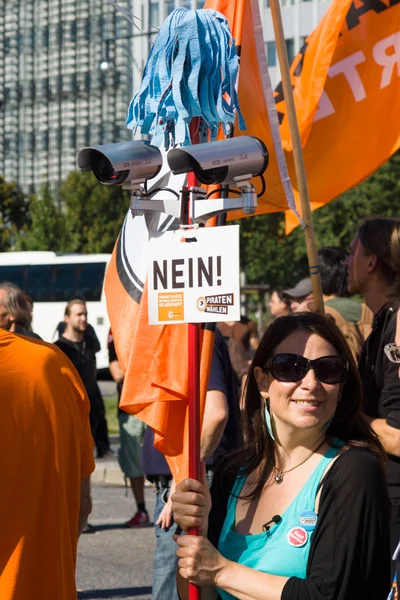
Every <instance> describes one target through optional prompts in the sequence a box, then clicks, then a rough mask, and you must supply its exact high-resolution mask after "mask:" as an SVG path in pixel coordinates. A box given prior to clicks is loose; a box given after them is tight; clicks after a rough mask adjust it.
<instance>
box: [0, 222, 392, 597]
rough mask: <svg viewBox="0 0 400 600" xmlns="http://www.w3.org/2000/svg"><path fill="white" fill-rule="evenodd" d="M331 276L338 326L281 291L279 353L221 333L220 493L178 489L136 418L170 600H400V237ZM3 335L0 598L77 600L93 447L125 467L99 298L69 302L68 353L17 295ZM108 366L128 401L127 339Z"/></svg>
mask: <svg viewBox="0 0 400 600" xmlns="http://www.w3.org/2000/svg"><path fill="white" fill-rule="evenodd" d="M318 261H319V265H320V275H321V282H322V292H323V300H324V307H325V314H320V312H319V310H318V309H317V305H316V302H315V298H314V296H313V290H312V281H311V278H310V277H304V278H302V279H301V280H300V281H299V282H297V283H295V282H293V283H292V287H288V288H276V289H274V290H273V291H272V293H271V295H270V302H269V309H270V314H271V322H270V324H269V325H268V327H267V328H266V331H265V333H264V334H263V335H259V334H258V332H257V330H256V327H255V325H254V323H252V321H250V320H249V319H247V318H245V317H243V318H242V320H241V322H238V323H220V324H218V326H217V328H216V332H215V341H214V349H213V355H212V363H211V372H210V378H209V384H208V391H207V396H206V404H205V412H204V419H203V427H202V432H201V441H200V446H201V448H200V451H201V459H202V461H203V464H204V469H203V475H202V481H200V482H199V481H195V480H192V479H185V480H183V481H180V482H175V481H174V480H173V478H172V475H171V472H170V470H169V468H168V465H167V462H166V460H165V458H164V456H163V455H162V454H160V453H159V452H158V451H157V450H156V449H155V448H154V444H153V441H154V434H153V431H152V430H151V429H150V428H147V429H145V427H144V425H143V424H142V423H141V421H139V420H138V419H137V418H135V417H133V416H131V415H129V414H128V413H126V412H124V411H123V410H121V409H120V408H118V421H119V428H120V449H119V453H118V460H119V464H120V467H121V469H122V471H123V473H124V475H125V477H126V478H127V479H128V480H129V482H130V485H131V488H132V493H133V497H134V500H135V502H136V512H135V513H134V515H133V516H132V518H130V519H129V520H128V521H127V522H126V523H125V525H126V526H127V527H132V528H136V527H142V526H145V525H149V524H150V523H151V521H152V520H153V521H154V526H155V530H156V551H155V556H154V576H153V591H152V600H161V599H162V600H178V598H180V599H181V600H184V599H186V598H188V597H189V595H188V582H191V583H194V584H197V585H199V586H201V588H202V599H203V600H205V599H206V600H214V599H217V598H219V599H220V600H231V599H232V600H233V599H237V600H246V599H249V598H251V599H252V600H264V599H265V598H268V599H269V600H293V599H297V600H320V599H321V600H322V599H324V600H354V599H358V598H359V599H360V600H361V598H362V599H363V600H384V599H386V598H387V597H388V595H389V593H391V594H392V597H393V599H394V598H397V596H395V594H397V591H396V590H397V588H396V585H397V584H396V576H395V571H396V562H395V561H394V560H392V557H393V556H395V555H396V549H397V548H398V545H399V541H400V416H399V415H400V372H399V364H398V362H397V363H396V361H398V360H399V359H398V357H399V356H400V348H397V344H399V343H400V326H399V327H397V329H396V326H397V323H398V322H399V325H400V318H399V319H397V315H398V305H399V302H398V301H399V298H400V219H394V218H393V219H390V218H368V219H366V220H365V221H364V222H363V223H362V224H361V225H360V227H359V229H358V231H357V232H356V234H355V237H354V240H353V242H352V244H351V246H350V249H349V252H347V251H346V250H345V249H342V248H338V247H333V246H331V247H325V248H321V249H320V250H319V252H318ZM293 284H294V285H293ZM361 300H362V301H361ZM0 328H1V329H0V344H1V347H2V355H3V369H2V374H1V377H0V387H1V391H2V398H3V400H2V402H3V406H4V411H3V419H2V432H1V433H2V434H1V436H0V439H1V444H4V446H2V447H1V449H2V451H3V452H2V456H7V462H6V461H4V472H5V479H6V480H5V488H4V491H3V493H2V496H1V499H0V507H1V513H2V515H3V516H4V521H5V520H6V521H7V524H6V526H5V534H4V536H3V541H2V543H1V544H0V561H1V569H0V571H1V575H0V597H1V598H4V599H5V600H8V599H10V600H11V599H13V600H28V599H29V600H30V599H31V598H32V597H35V598H36V597H37V598H41V599H43V600H46V599H47V598H49V599H50V598H52V599H53V598H60V599H61V600H64V599H65V600H70V599H72V598H76V590H75V578H74V570H75V563H76V549H77V542H78V536H79V534H80V533H82V532H85V531H87V532H90V531H91V527H90V525H89V524H88V517H89V515H90V512H91V499H90V474H91V472H92V471H93V469H94V451H93V444H94V443H95V445H96V452H97V456H98V457H102V456H106V455H107V454H108V453H110V452H111V449H110V445H109V440H108V436H107V424H106V420H105V412H104V402H103V399H102V397H101V393H100V390H99V387H98V384H97V380H96V352H97V351H98V350H99V348H100V346H99V342H98V340H97V338H96V335H95V332H94V330H93V329H92V328H90V326H89V325H88V314H87V307H86V304H85V302H84V300H83V299H82V298H73V299H71V301H70V302H68V304H67V306H66V309H65V315H64V321H63V322H62V323H60V324H59V326H58V333H59V338H58V339H57V340H56V341H55V343H54V344H48V343H46V342H43V341H41V340H40V339H33V332H32V302H30V301H29V299H28V298H27V297H26V296H25V295H24V294H23V292H22V291H21V290H19V289H18V288H17V287H16V286H13V285H12V284H9V283H3V284H0ZM15 333H17V334H19V335H15ZM26 336H29V337H30V338H31V339H28V338H27V337H26ZM35 337H36V338H37V337H38V336H35ZM390 344H391V346H390V350H388V348H389V345H390ZM108 351H109V362H110V373H111V376H112V378H113V379H114V381H115V382H116V385H117V389H118V396H120V395H121V390H122V386H123V382H124V373H123V370H122V369H121V366H120V363H119V361H118V356H117V353H116V351H115V346H114V340H113V336H112V332H110V336H109V340H108ZM21 358H22V360H21ZM93 440H94V442H93ZM145 479H147V480H148V481H150V482H151V483H152V484H153V485H154V488H155V493H156V508H155V514H154V518H153V516H152V515H149V514H148V511H147V507H146V503H145V494H144V484H145ZM6 515H7V518H6ZM55 524H56V526H55ZM191 527H198V528H199V532H200V535H199V536H192V535H186V533H185V532H186V531H187V530H188V528H191ZM39 547H40V549H41V551H40V552H38V548H39ZM52 565H53V567H54V568H51V566H52ZM49 571H51V573H50V574H49ZM393 578H394V579H393ZM391 582H393V587H392V588H391ZM32 590H34V594H33V595H32ZM391 590H392V591H391Z"/></svg>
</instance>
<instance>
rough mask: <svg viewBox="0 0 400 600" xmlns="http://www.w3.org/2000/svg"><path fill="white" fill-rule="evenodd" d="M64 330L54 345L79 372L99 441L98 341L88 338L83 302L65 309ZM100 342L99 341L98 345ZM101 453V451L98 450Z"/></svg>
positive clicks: (73, 302)
mask: <svg viewBox="0 0 400 600" xmlns="http://www.w3.org/2000/svg"><path fill="white" fill-rule="evenodd" d="M64 321H65V330H64V332H63V334H62V335H60V337H59V338H58V340H56V341H55V342H54V344H55V345H56V346H58V347H59V348H60V350H62V351H63V352H64V354H66V355H67V356H68V358H69V359H70V361H71V362H72V364H73V365H74V367H75V368H76V370H77V371H78V373H79V375H80V377H81V379H82V382H83V385H84V386H85V389H86V392H87V395H88V396H89V400H90V414H89V420H90V428H91V432H92V436H93V439H94V440H95V441H96V438H97V434H98V428H99V423H100V420H101V419H102V418H104V413H105V409H104V402H103V398H102V396H101V393H100V389H99V386H98V384H97V381H96V371H97V370H96V352H97V351H98V347H97V344H96V340H95V339H94V338H93V337H91V336H87V335H85V332H86V329H87V308H86V304H85V302H84V300H81V299H80V298H74V299H72V300H70V301H69V302H68V304H67V306H66V307H65V315H64ZM97 343H98V342H97ZM98 452H99V449H98Z"/></svg>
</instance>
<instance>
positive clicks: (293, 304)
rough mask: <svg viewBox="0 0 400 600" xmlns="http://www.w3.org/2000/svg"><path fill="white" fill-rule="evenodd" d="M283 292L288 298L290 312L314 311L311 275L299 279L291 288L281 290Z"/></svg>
mask: <svg viewBox="0 0 400 600" xmlns="http://www.w3.org/2000/svg"><path fill="white" fill-rule="evenodd" d="M283 293H284V294H285V295H286V296H289V298H290V308H291V310H292V312H294V313H298V312H309V311H313V312H314V311H315V303H314V296H313V292H312V284H311V277H305V278H304V279H300V281H299V282H298V283H297V284H296V285H295V286H294V287H293V288H289V289H287V290H283Z"/></svg>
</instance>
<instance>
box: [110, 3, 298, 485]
mask: <svg viewBox="0 0 400 600" xmlns="http://www.w3.org/2000/svg"><path fill="white" fill-rule="evenodd" d="M206 7H207V8H215V9H217V10H219V11H220V12H222V13H225V14H226V16H227V18H228V19H229V22H230V26H231V28H233V29H234V31H235V35H236V37H237V39H238V40H241V44H242V48H241V67H240V76H239V77H240V79H239V102H240V105H241V108H242V112H243V116H244V118H245V120H246V122H247V124H248V128H247V130H246V131H245V132H243V134H245V135H255V136H257V137H261V138H262V139H263V141H264V143H265V144H266V145H267V147H268V150H269V153H270V165H269V167H268V169H267V173H266V180H267V189H268V197H267V195H264V198H262V199H261V201H262V205H263V208H262V209H260V210H261V212H266V211H268V212H272V211H277V210H285V209H287V208H288V201H287V197H289V198H291V199H292V200H293V196H292V192H291V188H290V185H288V177H287V169H286V165H285V159H284V153H283V148H282V146H281V142H280V138H279V124H278V116H277V113H276V109H275V104H274V99H273V90H272V88H271V86H270V83H269V91H268V93H269V96H268V93H267V87H268V82H269V78H268V76H267V73H266V70H267V69H266V59H265V46H264V41H263V37H262V29H261V28H260V27H261V19H260V14H259V8H258V0H237V2H232V1H230V2H228V1H226V0H225V1H218V0H217V1H215V2H211V1H209V2H207V3H206ZM267 98H269V99H270V104H272V112H273V114H274V116H275V122H276V123H275V125H276V126H275V140H273V133H272V131H271V128H270V126H269V121H268V111H267V106H266V105H267ZM254 116H256V117H257V118H256V120H255V119H254ZM236 132H237V133H239V131H238V128H236ZM274 144H275V148H277V150H274ZM277 156H278V158H277ZM278 164H279V166H278ZM282 177H283V179H284V181H285V187H284V186H283V185H282V183H281V179H282ZM151 183H152V184H153V185H152V188H153V189H158V188H160V187H169V188H171V187H172V188H174V189H175V190H176V191H178V192H179V191H180V189H181V187H182V185H183V181H180V182H179V181H177V180H176V178H174V177H173V176H172V175H171V173H169V172H168V169H167V160H166V158H165V157H164V167H163V170H162V171H161V173H160V175H159V177H158V179H157V181H156V182H155V183H153V181H152V182H151ZM257 185H258V186H259V184H257ZM149 191H151V189H150V190H149ZM156 197H157V196H154V198H156ZM267 199H268V202H267ZM293 205H294V204H293ZM146 212H147V214H146V215H145V216H142V217H139V216H135V217H132V215H131V214H130V213H128V215H127V217H126V220H125V223H124V226H123V229H122V231H121V234H120V237H119V239H118V241H117V244H116V246H115V248H114V252H113V255H112V259H111V262H110V265H109V267H108V270H107V274H106V283H105V290H106V297H107V308H108V312H109V317H110V322H111V327H112V331H113V337H114V340H115V347H116V351H117V354H118V358H119V361H120V363H121V366H122V369H123V370H124V372H125V380H124V385H123V391H122V397H121V403H120V405H121V407H122V408H124V410H126V411H127V412H129V413H131V414H134V415H136V416H137V417H139V418H140V419H141V420H142V421H144V422H145V423H147V424H148V425H150V426H151V427H152V429H153V430H154V434H155V436H154V438H155V446H156V448H157V449H158V450H160V451H161V452H163V453H164V454H165V456H166V458H167V460H168V463H169V466H170V468H171V471H172V473H173V476H174V478H175V479H176V481H180V480H181V479H182V478H184V477H187V476H188V454H187V448H188V443H187V441H188V409H187V398H188V368H187V364H188V328H187V325H168V326H154V325H152V326H149V325H148V314H147V310H148V308H147V286H146V283H145V279H146V265H145V263H146V246H147V243H148V239H149V232H151V231H166V230H168V229H170V228H173V229H176V228H177V227H178V224H177V222H176V220H174V219H173V218H171V217H168V216H167V215H164V214H161V215H160V214H159V213H150V214H148V211H146ZM237 216H243V214H242V212H241V211H240V214H239V215H237ZM212 347H213V333H212V331H210V330H209V329H207V328H204V329H203V334H202V351H201V390H200V393H201V407H200V412H201V414H203V407H204V400H205V394H206V390H207V383H208V375H209V368H210V364H211V354H212Z"/></svg>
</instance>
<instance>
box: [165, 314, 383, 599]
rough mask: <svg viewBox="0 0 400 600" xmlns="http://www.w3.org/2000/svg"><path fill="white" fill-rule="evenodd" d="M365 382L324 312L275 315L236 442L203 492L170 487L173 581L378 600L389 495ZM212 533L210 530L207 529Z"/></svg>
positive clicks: (244, 593)
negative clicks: (193, 531) (366, 406)
mask: <svg viewBox="0 0 400 600" xmlns="http://www.w3.org/2000/svg"><path fill="white" fill-rule="evenodd" d="M361 398H362V392H361V382H360V377H359V373H358V370H357V366H356V364H355V361H354V359H353V356H352V354H351V351H350V349H349V347H348V345H347V343H346V341H345V338H344V337H343V335H342V334H341V332H340V330H339V329H338V327H337V326H336V325H335V324H334V323H333V322H332V321H331V320H330V319H327V318H326V317H325V316H322V315H317V314H313V313H300V314H296V315H292V316H286V317H281V318H279V319H277V320H276V321H275V322H274V323H273V324H272V325H270V327H269V328H268V330H267V331H266V333H265V334H264V336H263V339H262V340H261V343H260V345H259V347H258V349H257V351H256V354H255V356H254V359H253V362H252V364H251V367H250V372H249V376H248V380H247V386H246V394H245V410H244V419H243V423H242V425H243V432H242V445H241V448H240V449H239V450H238V451H237V452H235V453H233V454H232V455H231V456H230V457H228V458H227V459H226V460H225V461H224V463H223V464H222V465H221V467H220V468H219V469H217V471H218V472H217V473H216V475H215V480H214V481H215V483H214V484H213V486H212V489H211V496H212V498H211V497H210V493H209V492H208V489H207V486H206V485H205V483H204V481H203V483H200V482H198V481H195V480H192V479H185V480H183V481H182V482H181V483H179V484H178V485H177V489H176V492H175V494H174V496H173V497H172V506H173V512H174V518H175V521H176V522H177V523H178V525H179V526H180V527H181V528H182V529H183V530H184V531H187V529H188V528H189V527H199V530H200V536H199V537H196V536H192V535H183V536H179V537H178V536H176V538H175V539H176V542H177V545H178V550H177V555H178V557H179V562H178V566H179V577H178V588H179V595H180V597H181V600H186V598H187V597H188V596H187V585H185V584H187V580H189V581H190V582H192V583H195V584H198V585H200V586H203V587H205V588H207V592H206V595H203V598H207V600H214V599H215V598H221V599H222V600H232V599H238V600H239V599H241V600H243V599H244V598H252V600H265V599H266V598H268V600H356V599H357V600H361V599H363V600H385V599H386V597H387V595H388V593H389V588H390V544H389V538H390V534H389V515H390V502H389V498H388V491H387V485H386V481H385V476H384V470H383V462H384V456H385V455H384V452H383V449H382V446H381V445H380V442H379V439H378V437H377V435H376V434H375V433H374V432H373V430H372V428H371V427H370V425H369V423H368V422H367V421H366V419H365V418H364V417H363V415H362V414H361V410H360V407H361ZM207 536H208V538H209V539H206V538H207Z"/></svg>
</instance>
